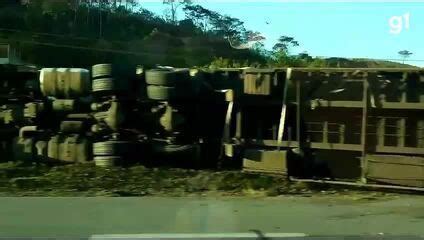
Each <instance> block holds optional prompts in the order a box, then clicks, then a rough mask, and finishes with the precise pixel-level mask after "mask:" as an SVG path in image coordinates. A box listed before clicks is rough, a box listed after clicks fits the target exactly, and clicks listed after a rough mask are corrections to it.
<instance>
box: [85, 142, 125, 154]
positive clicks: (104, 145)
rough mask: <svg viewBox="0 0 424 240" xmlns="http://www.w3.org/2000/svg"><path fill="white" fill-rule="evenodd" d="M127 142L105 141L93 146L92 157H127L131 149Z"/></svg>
mask: <svg viewBox="0 0 424 240" xmlns="http://www.w3.org/2000/svg"><path fill="white" fill-rule="evenodd" d="M131 145H132V144H131V143H130V142H128V141H106V142H96V143H94V144H93V155H94V156H123V155H127V154H128V153H129V152H130V149H131Z"/></svg>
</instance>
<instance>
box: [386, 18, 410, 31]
mask: <svg viewBox="0 0 424 240" xmlns="http://www.w3.org/2000/svg"><path fill="white" fill-rule="evenodd" d="M410 16H411V15H410V14H409V13H405V14H403V15H401V16H393V17H391V18H390V19H389V27H390V31H389V32H390V33H391V34H399V33H401V32H402V30H403V28H405V29H406V30H408V29H409V18H410Z"/></svg>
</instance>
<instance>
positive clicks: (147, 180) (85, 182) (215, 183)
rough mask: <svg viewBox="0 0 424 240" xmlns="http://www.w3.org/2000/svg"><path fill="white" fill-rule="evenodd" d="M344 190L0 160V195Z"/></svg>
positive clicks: (233, 176) (217, 175)
mask: <svg viewBox="0 0 424 240" xmlns="http://www.w3.org/2000/svg"><path fill="white" fill-rule="evenodd" d="M355 191H356V190H355ZM346 192H347V189H345V188H340V187H339V188H334V187H331V186H328V185H317V184H305V183H295V182H290V181H288V180H287V178H285V177H284V176H269V175H263V174H257V173H245V172H241V171H211V170H191V169H179V168H146V167H144V166H141V165H136V166H132V167H127V168H122V167H112V168H99V167H95V166H94V165H93V164H92V163H87V164H74V165H58V166H47V165H43V164H25V163H18V162H7V163H1V164H0V195H1V196H196V195H200V196H217V195H221V196H278V195H299V194H301V195H304V196H308V195H311V194H315V193H319V194H322V193H325V194H346ZM351 192H352V191H350V193H351Z"/></svg>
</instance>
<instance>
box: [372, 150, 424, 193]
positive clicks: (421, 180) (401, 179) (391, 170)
mask: <svg viewBox="0 0 424 240" xmlns="http://www.w3.org/2000/svg"><path fill="white" fill-rule="evenodd" d="M366 158H367V160H368V172H367V178H368V179H373V180H376V181H380V182H386V183H391V184H398V185H405V186H413V187H424V158H423V157H410V156H401V155H374V154H373V155H367V156H366Z"/></svg>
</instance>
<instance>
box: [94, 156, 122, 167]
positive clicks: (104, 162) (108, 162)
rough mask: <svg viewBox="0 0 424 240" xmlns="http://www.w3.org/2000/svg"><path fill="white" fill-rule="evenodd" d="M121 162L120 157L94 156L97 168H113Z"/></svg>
mask: <svg viewBox="0 0 424 240" xmlns="http://www.w3.org/2000/svg"><path fill="white" fill-rule="evenodd" d="M121 162H122V157H119V156H96V157H94V164H95V165H96V166H97V167H113V166H115V165H118V164H120V163H121Z"/></svg>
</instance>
